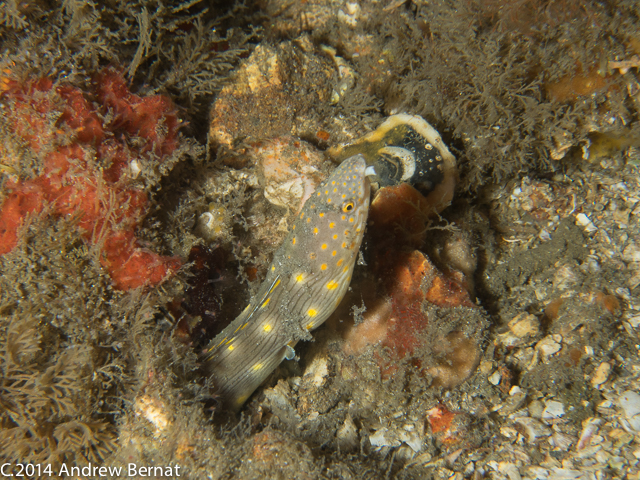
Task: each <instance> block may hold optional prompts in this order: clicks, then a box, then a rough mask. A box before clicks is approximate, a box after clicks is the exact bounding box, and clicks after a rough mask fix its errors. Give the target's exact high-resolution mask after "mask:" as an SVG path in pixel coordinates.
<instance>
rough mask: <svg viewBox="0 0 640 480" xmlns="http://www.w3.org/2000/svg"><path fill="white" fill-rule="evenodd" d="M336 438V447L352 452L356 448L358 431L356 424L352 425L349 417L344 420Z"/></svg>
mask: <svg viewBox="0 0 640 480" xmlns="http://www.w3.org/2000/svg"><path fill="white" fill-rule="evenodd" d="M336 438H337V439H338V445H339V446H340V448H342V449H345V450H353V449H354V448H355V447H357V446H358V443H359V442H358V429H357V428H356V424H355V423H353V419H352V418H351V415H347V418H345V419H344V423H343V424H342V426H341V427H340V428H339V429H338V431H337V432H336Z"/></svg>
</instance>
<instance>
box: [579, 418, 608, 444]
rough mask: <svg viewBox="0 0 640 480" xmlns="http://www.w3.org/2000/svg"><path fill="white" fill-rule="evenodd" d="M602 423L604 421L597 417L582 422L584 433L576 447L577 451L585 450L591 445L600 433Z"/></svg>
mask: <svg viewBox="0 0 640 480" xmlns="http://www.w3.org/2000/svg"><path fill="white" fill-rule="evenodd" d="M601 423H602V419H600V418H596V417H591V418H588V419H586V420H585V421H584V422H582V433H581V434H580V439H579V440H578V444H577V445H576V449H578V451H580V450H584V449H585V448H586V447H588V446H589V445H591V439H592V438H593V436H594V435H595V434H596V433H598V429H599V428H600V424H601Z"/></svg>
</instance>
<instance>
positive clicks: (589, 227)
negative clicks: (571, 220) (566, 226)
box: [576, 213, 598, 233]
mask: <svg viewBox="0 0 640 480" xmlns="http://www.w3.org/2000/svg"><path fill="white" fill-rule="evenodd" d="M576 225H578V226H579V227H583V228H584V231H585V232H587V233H593V232H595V231H596V230H598V227H596V226H595V225H594V224H593V222H592V221H591V219H590V218H589V217H587V216H586V215H585V214H584V213H579V214H577V215H576Z"/></svg>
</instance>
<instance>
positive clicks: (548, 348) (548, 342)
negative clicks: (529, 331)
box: [536, 336, 562, 359]
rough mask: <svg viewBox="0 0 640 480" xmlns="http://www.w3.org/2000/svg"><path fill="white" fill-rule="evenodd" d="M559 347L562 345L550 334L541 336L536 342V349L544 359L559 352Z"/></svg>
mask: <svg viewBox="0 0 640 480" xmlns="http://www.w3.org/2000/svg"><path fill="white" fill-rule="evenodd" d="M560 348H562V346H561V345H560V344H559V343H558V342H556V341H555V340H554V339H553V338H552V337H551V336H548V337H545V338H543V339H542V340H540V341H539V342H538V343H537V344H536V350H538V351H539V352H540V353H541V354H542V356H543V357H544V358H545V359H547V358H548V357H550V356H551V355H553V354H554V353H557V352H559V351H560Z"/></svg>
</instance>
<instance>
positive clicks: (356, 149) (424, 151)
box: [328, 114, 456, 212]
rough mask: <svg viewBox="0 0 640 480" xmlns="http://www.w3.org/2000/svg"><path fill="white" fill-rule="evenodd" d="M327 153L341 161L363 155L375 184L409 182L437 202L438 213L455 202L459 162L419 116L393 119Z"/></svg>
mask: <svg viewBox="0 0 640 480" xmlns="http://www.w3.org/2000/svg"><path fill="white" fill-rule="evenodd" d="M328 153H329V155H331V156H332V157H334V158H336V159H337V160H339V161H342V160H344V159H346V158H349V157H350V156H352V155H355V154H358V153H361V154H362V155H364V157H365V159H366V160H367V163H368V164H369V165H373V166H374V168H375V170H376V174H377V175H376V176H375V177H374V178H373V182H374V183H376V182H377V183H378V185H379V186H380V187H386V186H392V185H398V184H399V183H402V182H408V183H410V184H412V185H414V186H415V187H416V188H417V189H418V190H420V191H422V192H423V193H425V195H427V198H428V199H431V197H433V199H437V202H434V203H436V204H437V208H436V211H438V212H439V211H441V210H443V209H444V208H445V207H446V206H447V205H448V204H449V202H451V199H452V198H453V189H454V186H455V181H456V159H455V157H454V156H453V155H452V154H451V152H450V151H449V149H448V148H447V147H446V145H445V144H444V142H443V141H442V138H441V137H440V134H439V133H438V132H437V131H436V129H435V128H433V127H432V126H431V125H429V124H428V123H427V122H426V121H425V120H424V119H423V118H422V117H419V116H417V115H406V114H398V115H392V116H391V117H389V118H387V120H385V121H384V122H383V123H382V124H381V125H380V126H379V127H378V128H377V129H375V130H374V131H373V132H371V133H369V134H368V135H365V136H364V137H362V138H361V139H359V140H356V141H355V142H353V143H352V144H349V145H341V146H339V147H336V148H333V149H330V150H329V152H328Z"/></svg>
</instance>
